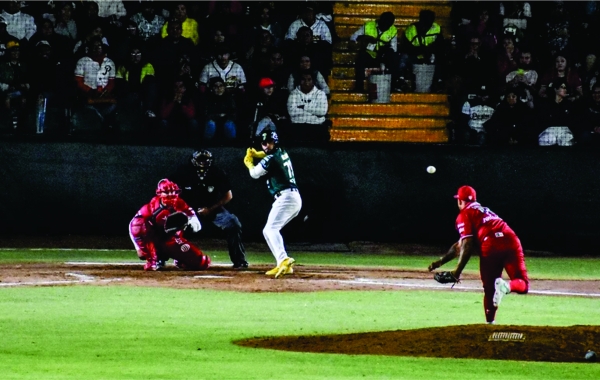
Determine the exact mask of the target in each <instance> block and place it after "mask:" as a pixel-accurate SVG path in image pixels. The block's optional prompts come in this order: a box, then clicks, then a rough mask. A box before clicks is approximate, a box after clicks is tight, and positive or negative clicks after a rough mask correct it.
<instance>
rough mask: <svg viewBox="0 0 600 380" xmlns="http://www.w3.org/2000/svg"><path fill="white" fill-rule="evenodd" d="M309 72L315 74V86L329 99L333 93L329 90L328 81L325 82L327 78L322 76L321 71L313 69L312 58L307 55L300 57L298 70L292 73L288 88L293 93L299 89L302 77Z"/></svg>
mask: <svg viewBox="0 0 600 380" xmlns="http://www.w3.org/2000/svg"><path fill="white" fill-rule="evenodd" d="M307 70H310V71H311V72H312V73H313V77H314V78H316V80H315V86H316V87H317V88H318V89H319V90H321V91H323V92H324V93H325V95H327V97H329V94H330V93H331V91H330V90H329V86H328V85H327V81H326V80H325V78H323V75H321V73H320V72H319V71H317V70H314V69H312V68H311V65H310V57H309V56H306V55H305V56H302V57H300V62H298V67H297V68H296V70H294V71H292V73H291V74H290V77H289V79H288V84H287V88H288V89H289V90H290V91H292V90H293V89H295V88H296V87H298V86H299V85H300V78H301V75H302V74H303V73H304V72H305V71H307Z"/></svg>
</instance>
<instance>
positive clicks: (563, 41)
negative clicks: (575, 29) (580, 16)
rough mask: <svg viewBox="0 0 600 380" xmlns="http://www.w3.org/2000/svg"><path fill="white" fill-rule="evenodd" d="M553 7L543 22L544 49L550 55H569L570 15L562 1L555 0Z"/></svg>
mask: <svg viewBox="0 0 600 380" xmlns="http://www.w3.org/2000/svg"><path fill="white" fill-rule="evenodd" d="M553 6H554V9H553V10H552V12H551V13H550V18H549V20H548V21H547V22H546V23H545V25H544V27H545V30H543V31H542V33H543V35H544V41H543V43H544V45H545V49H544V51H547V52H548V53H549V55H550V56H552V57H554V56H556V55H557V54H560V55H563V56H564V55H565V54H567V55H569V54H570V53H569V50H570V46H569V45H570V37H571V31H570V28H571V20H570V15H569V13H568V12H567V11H566V9H565V7H564V4H563V2H562V1H555V2H554V4H553Z"/></svg>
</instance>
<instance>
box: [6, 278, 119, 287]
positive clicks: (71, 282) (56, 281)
mask: <svg viewBox="0 0 600 380" xmlns="http://www.w3.org/2000/svg"><path fill="white" fill-rule="evenodd" d="M113 281H122V279H120V278H109V279H106V280H51V281H28V282H0V287H2V286H4V287H8V286H24V285H66V284H81V283H87V282H113Z"/></svg>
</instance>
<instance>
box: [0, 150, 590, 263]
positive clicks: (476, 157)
mask: <svg viewBox="0 0 600 380" xmlns="http://www.w3.org/2000/svg"><path fill="white" fill-rule="evenodd" d="M211 150H212V151H213V153H214V154H215V156H216V164H218V165H219V166H221V167H222V168H224V169H225V170H226V171H227V172H228V174H229V176H230V178H231V181H232V186H233V195H234V198H233V200H232V202H231V204H230V207H229V209H230V210H231V211H232V212H234V213H236V214H237V215H238V217H239V218H240V220H241V221H242V224H243V226H244V227H243V228H244V239H245V240H247V241H262V239H263V238H262V227H263V225H264V223H265V221H266V218H267V214H268V212H269V209H270V205H271V198H270V197H269V196H268V193H267V190H266V185H265V182H264V180H262V179H259V180H253V179H252V178H250V176H249V175H248V172H247V169H246V168H245V167H244V165H243V163H242V159H243V156H244V150H243V149H240V148H214V149H211ZM191 152H192V151H191V150H190V149H186V148H178V147H153V146H125V145H93V144H79V143H68V144H67V143H34V142H29V143H26V142H21V143H17V142H1V143H0V153H1V154H0V174H1V178H2V183H3V184H2V187H1V189H0V200H1V201H0V215H1V216H2V218H0V230H1V231H3V232H4V233H9V234H32V235H43V234H73V235H76V234H84V235H87V234H89V235H109V236H114V235H126V234H127V226H128V223H129V220H130V219H131V218H132V217H133V215H134V214H135V213H136V211H137V210H138V209H139V208H140V207H141V206H142V205H143V204H144V203H146V202H147V201H148V200H149V199H150V198H151V197H152V196H153V194H154V189H155V186H156V183H157V182H158V181H159V180H160V179H161V178H164V177H169V175H170V174H171V173H173V172H174V170H175V169H176V167H177V166H178V165H179V164H181V163H183V162H185V160H187V159H188V157H189V155H190V154H191ZM289 152H290V155H291V157H292V162H293V164H294V169H295V172H296V175H297V178H298V184H299V187H300V192H301V194H302V196H303V200H304V208H303V211H302V213H301V215H300V217H298V218H296V219H295V220H294V221H293V222H292V223H291V224H290V225H289V226H288V227H286V228H285V229H284V235H285V238H286V239H287V241H288V242H291V241H306V242H309V241H310V242H349V241H361V240H364V241H379V242H404V243H436V244H437V243H440V244H447V245H448V246H450V244H451V243H452V242H453V241H455V240H456V239H457V233H456V231H455V229H454V221H455V218H456V215H457V207H456V203H455V200H454V199H453V198H452V195H453V194H455V192H456V189H457V188H458V187H459V186H461V185H463V184H469V185H471V186H473V187H475V189H476V190H477V191H478V198H479V200H480V202H481V203H482V204H483V205H484V206H488V207H490V208H491V209H492V210H493V211H495V212H496V213H497V214H499V215H500V216H501V217H502V218H504V219H505V220H506V221H507V222H508V223H509V224H510V225H511V226H512V227H513V229H515V231H516V232H517V234H518V235H519V236H520V237H521V240H522V242H523V245H524V246H525V248H526V249H540V250H552V251H555V252H561V253H565V254H580V253H595V252H597V251H598V248H599V243H598V241H599V239H598V238H599V237H600V228H598V225H599V224H600V223H599V222H600V217H599V215H600V199H599V198H598V196H597V195H598V194H600V157H599V155H600V152H597V151H593V150H582V149H572V148H571V149H570V148H566V149H565V148H563V149H559V148H556V149H542V148H530V149H524V148H512V147H508V148H505V149H489V148H485V149H484V148H476V147H457V146H416V145H393V144H391V145H385V144H382V145H374V144H366V145H362V144H348V143H347V144H334V145H332V146H331V147H330V148H327V149H309V148H290V149H289ZM428 165H434V166H435V167H436V168H437V172H436V173H435V174H428V173H427V172H426V170H425V168H426V167H427V166H428ZM305 216H307V218H306V221H304V219H305ZM219 232H220V231H217V230H216V229H214V228H210V227H208V228H206V230H205V231H203V232H202V233H204V234H205V235H206V236H211V237H213V236H219Z"/></svg>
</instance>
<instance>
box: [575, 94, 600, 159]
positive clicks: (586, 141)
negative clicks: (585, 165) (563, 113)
mask: <svg viewBox="0 0 600 380" xmlns="http://www.w3.org/2000/svg"><path fill="white" fill-rule="evenodd" d="M577 115H578V116H579V117H578V119H579V122H580V124H581V133H580V134H579V138H578V143H580V144H581V145H583V146H588V145H591V146H594V147H598V146H600V83H598V82H596V83H594V85H592V91H591V99H586V102H585V105H584V106H583V107H582V109H581V110H579V112H578V113H577Z"/></svg>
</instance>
